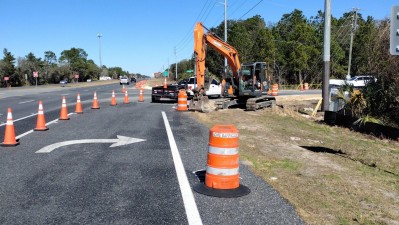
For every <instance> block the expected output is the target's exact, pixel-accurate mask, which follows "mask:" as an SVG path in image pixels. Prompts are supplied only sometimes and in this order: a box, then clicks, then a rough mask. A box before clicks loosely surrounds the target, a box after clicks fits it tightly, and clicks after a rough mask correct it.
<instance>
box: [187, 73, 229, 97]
mask: <svg viewBox="0 0 399 225" xmlns="http://www.w3.org/2000/svg"><path fill="white" fill-rule="evenodd" d="M186 84H187V89H188V90H187V91H188V92H191V90H193V89H194V88H195V87H196V86H197V79H196V78H195V77H190V78H188V80H187V83H186ZM205 94H206V95H207V96H209V97H215V98H218V97H220V96H221V94H222V85H221V84H220V83H219V81H217V80H215V79H213V78H212V81H211V83H210V85H209V89H208V90H207V91H206V92H205Z"/></svg>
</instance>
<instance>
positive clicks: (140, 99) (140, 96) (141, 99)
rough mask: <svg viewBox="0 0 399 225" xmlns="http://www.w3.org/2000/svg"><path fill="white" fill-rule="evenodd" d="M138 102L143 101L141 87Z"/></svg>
mask: <svg viewBox="0 0 399 225" xmlns="http://www.w3.org/2000/svg"><path fill="white" fill-rule="evenodd" d="M139 102H144V97H143V88H141V89H140V95H139Z"/></svg>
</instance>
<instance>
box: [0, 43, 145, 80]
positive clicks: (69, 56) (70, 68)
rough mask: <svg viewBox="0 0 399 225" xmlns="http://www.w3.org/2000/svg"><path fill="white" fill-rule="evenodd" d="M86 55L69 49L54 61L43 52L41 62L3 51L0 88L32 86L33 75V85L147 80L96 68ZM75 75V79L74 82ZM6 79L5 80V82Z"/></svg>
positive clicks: (51, 54)
mask: <svg viewBox="0 0 399 225" xmlns="http://www.w3.org/2000/svg"><path fill="white" fill-rule="evenodd" d="M87 57H88V54H87V53H86V52H85V50H83V49H81V48H71V49H69V50H64V51H62V52H61V54H60V56H59V57H58V58H57V56H56V54H55V53H54V52H52V51H46V52H44V58H43V59H42V58H38V57H36V56H35V55H34V54H33V53H32V52H30V53H28V54H27V55H26V56H25V57H18V58H17V59H16V58H15V57H14V55H13V54H12V53H11V52H10V51H8V50H7V49H6V48H5V49H4V50H3V59H2V60H0V79H1V81H0V87H5V86H6V85H11V86H23V85H35V84H36V78H35V77H34V76H33V73H34V72H37V73H38V75H39V76H38V77H37V84H38V85H41V84H54V83H58V82H59V81H60V80H64V79H67V80H68V81H73V82H75V81H76V82H81V81H86V80H88V79H92V80H98V79H99V77H100V76H109V77H111V78H114V79H117V78H119V76H124V75H126V76H136V77H138V78H141V77H147V76H145V75H142V74H130V73H129V72H128V71H124V70H123V69H122V68H121V67H110V68H107V67H106V66H102V67H101V68H100V67H99V66H97V65H96V64H95V63H94V61H93V60H92V59H88V58H87ZM75 75H79V76H78V77H79V78H75ZM7 79H8V80H7Z"/></svg>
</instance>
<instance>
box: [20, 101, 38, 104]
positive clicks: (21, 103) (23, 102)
mask: <svg viewBox="0 0 399 225" xmlns="http://www.w3.org/2000/svg"><path fill="white" fill-rule="evenodd" d="M33 101H35V100H29V101H25V102H18V104H25V103H28V102H33Z"/></svg>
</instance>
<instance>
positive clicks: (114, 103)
mask: <svg viewBox="0 0 399 225" xmlns="http://www.w3.org/2000/svg"><path fill="white" fill-rule="evenodd" d="M115 105H116V98H115V91H114V90H112V98H111V106H115Z"/></svg>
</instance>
